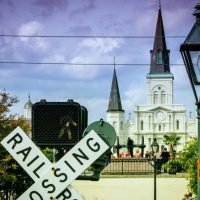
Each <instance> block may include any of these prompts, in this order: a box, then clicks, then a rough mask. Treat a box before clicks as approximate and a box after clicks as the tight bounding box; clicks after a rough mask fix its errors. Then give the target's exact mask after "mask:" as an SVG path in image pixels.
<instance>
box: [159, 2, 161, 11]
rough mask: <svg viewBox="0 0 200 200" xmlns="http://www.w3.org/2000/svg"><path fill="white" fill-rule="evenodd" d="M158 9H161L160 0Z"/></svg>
mask: <svg viewBox="0 0 200 200" xmlns="http://www.w3.org/2000/svg"><path fill="white" fill-rule="evenodd" d="M159 9H161V0H159Z"/></svg>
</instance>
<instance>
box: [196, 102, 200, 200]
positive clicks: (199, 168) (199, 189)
mask: <svg viewBox="0 0 200 200" xmlns="http://www.w3.org/2000/svg"><path fill="white" fill-rule="evenodd" d="M196 105H197V119H198V129H197V131H198V138H197V141H198V150H197V152H198V163H197V176H198V177H197V200H200V102H199V101H198V102H197V103H196Z"/></svg>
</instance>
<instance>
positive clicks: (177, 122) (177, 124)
mask: <svg viewBox="0 0 200 200" xmlns="http://www.w3.org/2000/svg"><path fill="white" fill-rule="evenodd" d="M176 130H179V120H176Z"/></svg>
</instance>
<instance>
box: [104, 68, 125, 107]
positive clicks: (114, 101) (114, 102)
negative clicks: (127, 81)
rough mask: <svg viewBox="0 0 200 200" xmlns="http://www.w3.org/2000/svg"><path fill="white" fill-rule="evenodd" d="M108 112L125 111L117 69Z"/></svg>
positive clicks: (114, 74) (114, 73)
mask: <svg viewBox="0 0 200 200" xmlns="http://www.w3.org/2000/svg"><path fill="white" fill-rule="evenodd" d="M107 111H123V110H122V104H121V98H120V93H119V87H118V81H117V75H116V71H115V68H114V72H113V79H112V86H111V91H110V98H109V104H108V110H107Z"/></svg>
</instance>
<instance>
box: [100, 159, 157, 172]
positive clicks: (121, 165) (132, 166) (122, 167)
mask: <svg viewBox="0 0 200 200" xmlns="http://www.w3.org/2000/svg"><path fill="white" fill-rule="evenodd" d="M157 161H158V162H157V163H158V164H159V163H160V162H159V161H160V160H157ZM157 170H160V166H157ZM153 172H154V165H153V161H152V160H150V159H147V158H123V159H118V158H114V159H112V160H111V163H110V164H109V165H107V166H106V167H105V168H104V169H103V171H102V174H122V175H123V174H124V175H125V174H148V173H153Z"/></svg>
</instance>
